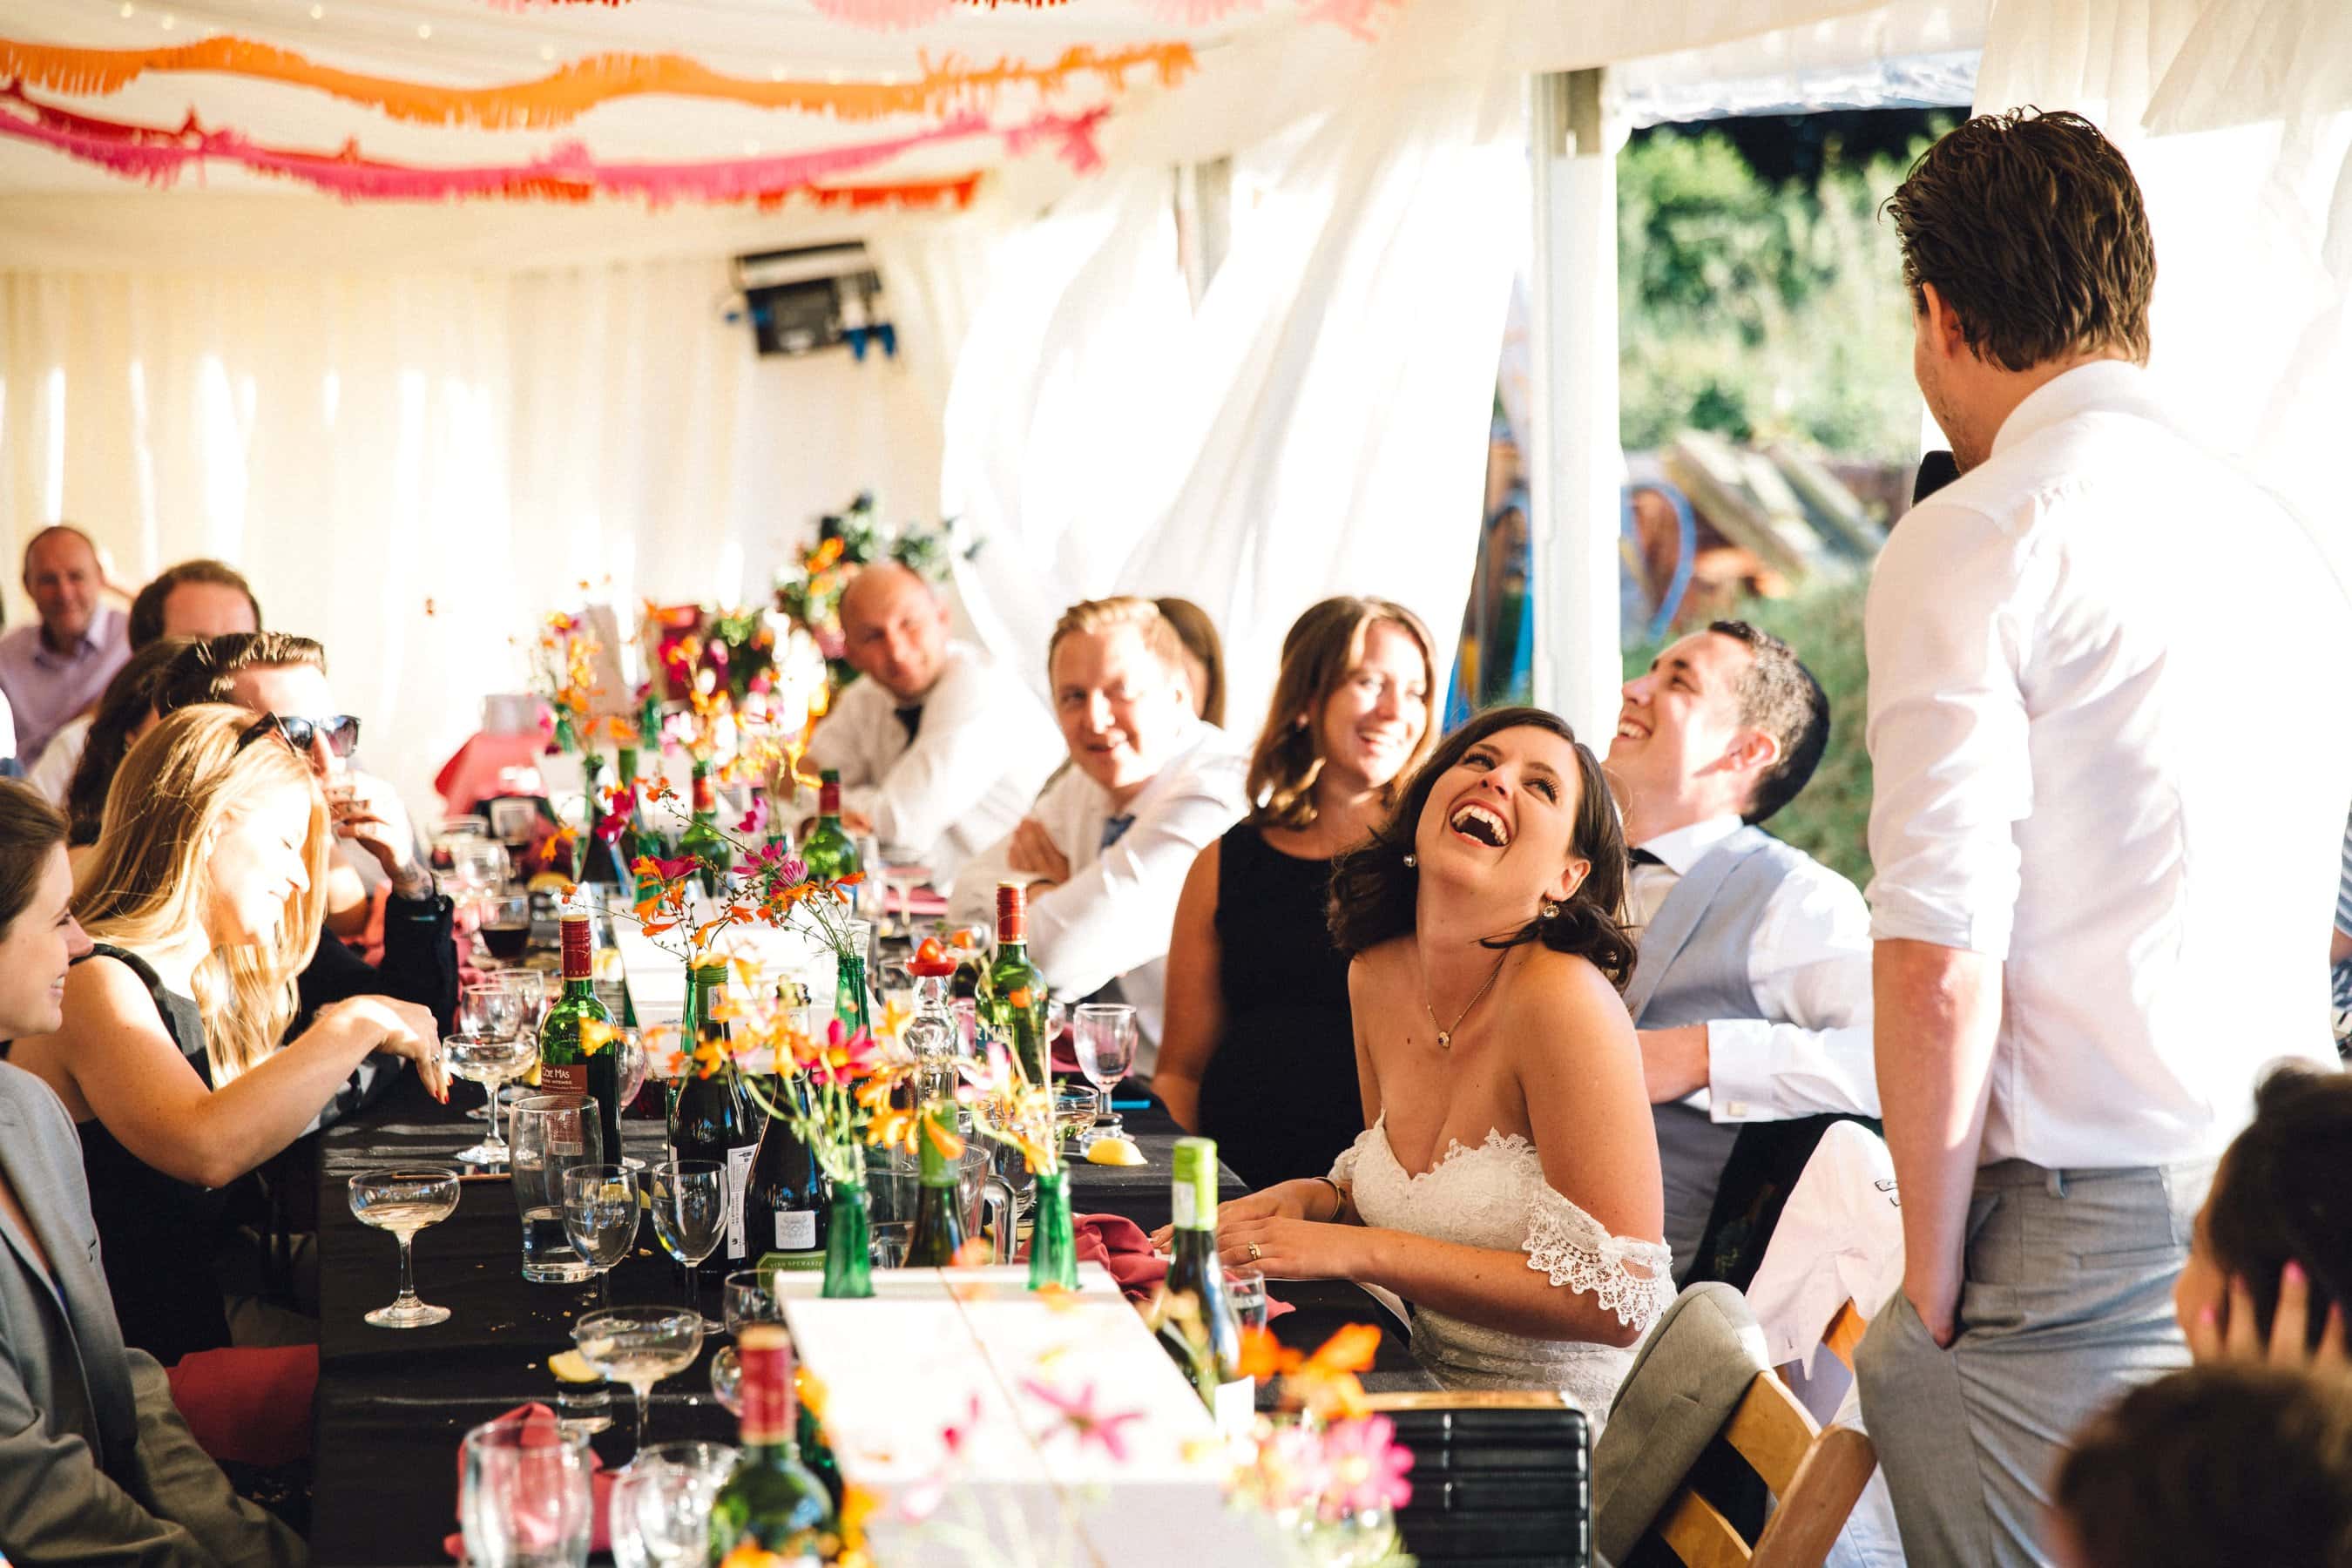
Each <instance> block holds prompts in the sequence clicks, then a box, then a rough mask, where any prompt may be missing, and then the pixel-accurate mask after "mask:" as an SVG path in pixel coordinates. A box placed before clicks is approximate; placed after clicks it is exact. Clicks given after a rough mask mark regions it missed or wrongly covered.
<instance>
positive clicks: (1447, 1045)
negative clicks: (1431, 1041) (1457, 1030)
mask: <svg viewBox="0 0 2352 1568" xmlns="http://www.w3.org/2000/svg"><path fill="white" fill-rule="evenodd" d="M1437 1048H1438V1049H1439V1050H1441V1051H1450V1050H1452V1049H1453V1048H1454V1031H1453V1030H1451V1029H1440V1030H1438V1031H1437Z"/></svg>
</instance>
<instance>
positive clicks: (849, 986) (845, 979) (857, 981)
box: [833, 952, 874, 1035]
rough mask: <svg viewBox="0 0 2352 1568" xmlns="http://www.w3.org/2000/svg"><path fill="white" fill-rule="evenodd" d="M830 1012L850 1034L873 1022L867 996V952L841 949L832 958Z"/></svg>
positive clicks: (870, 1025) (871, 1025)
mask: <svg viewBox="0 0 2352 1568" xmlns="http://www.w3.org/2000/svg"><path fill="white" fill-rule="evenodd" d="M833 974H834V1004H833V1016H835V1017H836V1018H838V1019H840V1020H841V1026H842V1027H843V1028H845V1029H846V1030H848V1031H849V1032H850V1033H851V1034H853V1035H854V1034H856V1033H857V1031H859V1030H860V1029H869V1028H871V1027H873V1026H874V1015H873V1011H872V1009H871V1006H870V1005H869V1004H868V1003H867V1002H866V955H865V954H864V953H862V952H844V953H839V954H836V955H835V959H834V968H833Z"/></svg>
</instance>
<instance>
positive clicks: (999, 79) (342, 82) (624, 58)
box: [0, 37, 1195, 130]
mask: <svg viewBox="0 0 2352 1568" xmlns="http://www.w3.org/2000/svg"><path fill="white" fill-rule="evenodd" d="M1194 63H1195V62H1194V60H1193V58H1192V47H1191V46H1189V45H1186V44H1182V43H1168V44H1139V45H1136V46H1133V47H1129V48H1120V49H1110V50H1099V49H1096V48H1093V47H1087V46H1084V45H1081V46H1079V47H1075V48H1070V49H1066V50H1064V51H1063V53H1062V54H1061V56H1060V58H1057V59H1055V61H1054V63H1053V64H1051V65H1044V66H1033V65H1027V64H1024V63H1022V62H1019V61H1016V60H1009V59H1001V60H999V61H997V62H996V63H995V64H994V65H992V66H979V65H973V64H971V62H969V61H967V60H964V59H962V58H960V57H957V56H953V55H949V56H944V57H941V58H939V59H936V60H935V59H932V58H929V56H924V57H922V66H921V70H920V71H919V74H917V75H915V76H912V77H910V78H909V79H908V80H906V81H902V82H877V81H804V80H783V81H779V80H755V79H751V78H749V77H738V76H728V75H725V74H723V73H721V72H719V71H714V70H712V69H710V68H709V67H707V66H705V65H703V64H701V63H700V62H699V61H697V60H692V59H688V58H686V57H684V56H682V55H619V54H616V55H592V56H590V57H588V58H584V59H578V60H574V61H572V63H571V64H569V65H567V66H563V67H562V68H559V69H557V70H555V71H552V72H551V73H549V74H548V75H546V76H543V77H541V78H539V79H536V80H533V81H520V82H511V83H508V84H506V85H504V86H499V87H447V86H442V85H439V84H436V83H431V82H417V81H404V80H402V79H399V78H396V77H385V76H373V75H369V74H367V73H365V72H362V71H348V70H340V69H337V68H333V67H331V66H322V65H320V64H319V63H317V62H316V61H314V60H311V59H310V58H308V57H306V56H304V55H301V54H298V53H296V52H295V51H294V50H292V49H281V48H278V47H276V46H274V45H270V44H260V43H255V42H253V41H251V40H250V39H247V38H237V37H216V38H205V39H204V40H202V41H201V42H198V43H193V44H181V45H177V46H174V47H170V48H153V49H76V48H67V47H62V46H60V45H55V44H34V43H22V42H18V41H16V40H14V39H6V38H0V79H8V78H13V79H16V80H18V81H20V82H22V83H23V84H25V85H26V86H28V87H34V88H42V89H48V90H50V91H53V92H65V93H72V94H75V95H78V96H88V95H103V94H107V93H113V92H120V91H121V89H123V88H125V87H127V86H129V85H130V84H131V82H133V81H136V80H138V79H140V78H141V77H142V76H145V75H147V74H149V73H150V72H179V71H206V72H211V73H213V74H215V75H222V76H241V77H248V78H253V79H259V80H264V81H278V82H287V83H290V84H292V85H294V86H298V87H307V88H312V89H317V90H319V91H320V92H325V93H328V94H331V96H333V97H336V98H340V99H342V100H345V101H346V102H350V103H357V104H363V105H365V106H367V107H369V108H371V109H376V110H382V111H383V113H384V114H386V115H388V116H390V117H391V118H392V119H394V120H401V121H411V122H414V123H417V124H425V125H457V124H464V125H478V126H482V127H485V128H487V129H490V130H506V129H512V128H518V127H520V128H523V129H538V130H544V129H546V128H548V127H551V126H557V125H568V124H570V123H571V122H572V121H574V120H577V119H578V118H579V117H580V116H581V115H583V114H584V113H586V112H587V111H588V110H591V109H593V108H595V107H596V106H597V105H598V104H601V103H609V102H611V101H612V100H614V99H619V98H630V97H636V96H641V95H644V94H648V93H660V94H664V95H666V96H669V97H675V98H700V99H712V100H721V101H726V102H731V103H740V104H746V105H749V106H750V107H751V108H754V109H790V110H801V111H803V112H805V113H810V114H825V115H830V116H832V117H833V118H834V119H836V120H845V121H864V120H882V119H887V118H888V117H890V116H892V115H923V116H926V117H929V116H934V115H939V114H944V113H948V112H950V111H952V110H967V109H974V108H982V109H985V108H989V107H992V105H993V104H994V103H995V101H996V100H997V99H998V98H999V97H1000V96H1001V95H1002V94H1003V92H1004V91H1005V90H1006V89H1034V90H1035V91H1036V92H1038V93H1039V94H1041V95H1045V96H1047V97H1051V96H1053V95H1055V94H1058V93H1061V92H1065V91H1066V90H1068V89H1070V88H1072V87H1073V86H1075V85H1078V84H1082V83H1087V84H1094V85H1097V86H1099V87H1102V88H1105V89H1109V90H1111V91H1114V92H1119V91H1124V90H1126V88H1127V84H1128V79H1129V77H1131V76H1133V75H1134V74H1136V73H1137V72H1139V71H1149V72H1150V74H1151V77H1152V79H1154V80H1156V81H1158V82H1159V83H1160V85H1161V86H1163V87H1173V86H1175V85H1176V84H1178V83H1179V82H1181V81H1182V80H1183V79H1185V78H1186V77H1187V76H1189V75H1190V74H1191V73H1192V69H1193V68H1194Z"/></svg>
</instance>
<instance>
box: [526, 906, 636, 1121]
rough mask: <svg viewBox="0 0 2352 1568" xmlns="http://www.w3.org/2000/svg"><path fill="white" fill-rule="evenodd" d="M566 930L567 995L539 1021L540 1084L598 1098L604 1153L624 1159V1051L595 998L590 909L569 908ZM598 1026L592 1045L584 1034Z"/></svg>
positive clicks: (553, 1091)
mask: <svg viewBox="0 0 2352 1568" xmlns="http://www.w3.org/2000/svg"><path fill="white" fill-rule="evenodd" d="M562 929H563V994H562V995H561V996H558V997H557V998H556V999H555V1004H554V1005H552V1006H551V1007H550V1008H548V1010H547V1021H546V1022H545V1023H543V1024H541V1026H539V1087H540V1089H541V1090H542V1091H543V1092H545V1093H548V1094H585V1095H588V1096H591V1097H593V1099H594V1100H595V1101H596V1122H597V1125H598V1126H599V1127H600V1128H601V1129H602V1130H603V1132H604V1156H603V1157H604V1159H605V1160H606V1161H607V1162H609V1163H613V1164H618V1163H620V1161H621V1052H620V1048H619V1047H618V1045H617V1044H616V1043H615V1042H614V1040H613V1038H612V1027H613V1013H612V1009H610V1008H608V1007H606V1006H605V1005H604V1003H602V1002H600V1001H598V1000H597V999H596V961H595V953H594V952H593V950H592V949H591V947H590V945H589V941H588V911H587V910H584V909H570V908H568V909H566V910H564V911H563V918H562ZM591 1025H593V1026H595V1028H596V1032H597V1033H598V1034H600V1035H601V1036H602V1037H603V1043H602V1044H600V1045H598V1046H597V1047H596V1048H595V1049H594V1050H593V1051H592V1050H590V1049H589V1048H588V1044H587V1042H586V1041H585V1040H584V1039H583V1035H584V1034H586V1033H587V1032H588V1029H589V1026H591Z"/></svg>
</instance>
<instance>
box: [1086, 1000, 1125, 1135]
mask: <svg viewBox="0 0 2352 1568" xmlns="http://www.w3.org/2000/svg"><path fill="white" fill-rule="evenodd" d="M1136 1033H1137V1031H1136V1023H1135V1009H1134V1008H1132V1007H1130V1006H1129V1005H1126V1004H1125V1003H1123V1002H1082V1003H1080V1004H1079V1005H1078V1009H1077V1011H1076V1014H1074V1015H1073V1016H1072V1019H1071V1025H1070V1046H1071V1048H1072V1049H1073V1050H1074V1051H1076V1054H1077V1058H1078V1070H1079V1071H1080V1072H1082V1073H1084V1074H1086V1075H1087V1082H1088V1083H1090V1084H1093V1085H1094V1086H1095V1088H1097V1089H1099V1090H1101V1091H1102V1097H1103V1115H1102V1117H1101V1118H1100V1119H1099V1120H1097V1121H1096V1123H1095V1136H1096V1137H1097V1138H1119V1137H1124V1136H1125V1135H1126V1132H1127V1128H1126V1125H1125V1124H1124V1123H1122V1122H1121V1121H1119V1119H1118V1112H1117V1111H1115V1110H1111V1109H1110V1091H1111V1088H1112V1086H1113V1085H1115V1084H1117V1083H1118V1081H1119V1079H1123V1078H1125V1077H1126V1076H1127V1069H1128V1068H1130V1067H1133V1066H1134V1065H1135V1042H1136Z"/></svg>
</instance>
